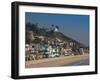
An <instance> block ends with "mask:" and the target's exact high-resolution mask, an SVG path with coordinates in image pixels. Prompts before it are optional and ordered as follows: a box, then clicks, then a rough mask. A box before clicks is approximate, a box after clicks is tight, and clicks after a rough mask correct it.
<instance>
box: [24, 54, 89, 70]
mask: <svg viewBox="0 0 100 81" xmlns="http://www.w3.org/2000/svg"><path fill="white" fill-rule="evenodd" d="M85 59H89V54H84V55H76V56H61V57H56V58H45V59H39V60H32V61H26V62H25V68H36V67H38V68H39V67H59V66H65V65H66V66H67V65H70V64H71V63H73V62H78V61H81V60H85Z"/></svg>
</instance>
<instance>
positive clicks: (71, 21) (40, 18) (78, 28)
mask: <svg viewBox="0 0 100 81" xmlns="http://www.w3.org/2000/svg"><path fill="white" fill-rule="evenodd" d="M25 21H26V22H31V23H39V25H41V26H47V27H51V25H52V24H54V25H58V26H59V27H60V28H59V30H60V32H62V33H64V34H65V35H66V36H68V37H71V38H73V39H75V40H77V41H79V42H80V43H83V44H85V45H86V46H88V45H89V16H88V15H71V14H51V13H31V12H26V14H25Z"/></svg>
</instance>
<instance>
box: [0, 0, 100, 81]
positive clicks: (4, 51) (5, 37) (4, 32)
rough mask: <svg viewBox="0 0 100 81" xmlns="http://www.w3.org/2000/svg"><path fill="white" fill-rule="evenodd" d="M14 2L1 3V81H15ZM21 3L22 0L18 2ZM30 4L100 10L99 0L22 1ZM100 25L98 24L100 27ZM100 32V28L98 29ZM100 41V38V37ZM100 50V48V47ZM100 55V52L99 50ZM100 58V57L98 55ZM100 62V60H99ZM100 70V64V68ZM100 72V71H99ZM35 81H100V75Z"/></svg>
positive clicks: (99, 19)
mask: <svg viewBox="0 0 100 81" xmlns="http://www.w3.org/2000/svg"><path fill="white" fill-rule="evenodd" d="M12 1H14V0H1V1H0V81H13V79H11V78H10V68H11V66H10V65H11V2H12ZM17 1H20V0H17ZM21 1H30V2H45V3H60V4H61V3H62V4H74V5H88V6H93V5H94V6H98V7H99V9H98V10H100V6H99V5H100V1H99V0H21ZM98 14H100V11H99V13H98ZM99 21H100V15H99V16H98V22H99ZM99 26H100V24H98V27H99ZM98 29H99V30H100V28H98ZM99 34H100V32H99ZM99 41H100V37H99ZM98 45H100V43H99V44H98ZM99 48H100V46H99ZM99 53H100V50H99ZM98 57H100V55H98ZM98 61H99V62H100V59H99V60H98ZM98 68H100V63H99V67H98ZM99 72H100V70H99ZM32 80H33V79H29V80H28V79H26V81H32ZM34 80H35V81H47V80H48V81H51V80H52V81H56V80H57V81H66V80H67V81H75V80H76V81H94V80H95V81H99V80H100V74H98V75H81V76H65V77H56V78H55V77H53V78H40V79H34Z"/></svg>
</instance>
